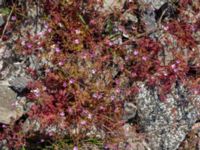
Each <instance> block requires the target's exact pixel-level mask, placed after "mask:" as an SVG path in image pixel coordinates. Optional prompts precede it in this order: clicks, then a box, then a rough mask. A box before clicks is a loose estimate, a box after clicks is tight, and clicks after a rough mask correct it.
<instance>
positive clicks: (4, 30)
mask: <svg viewBox="0 0 200 150" xmlns="http://www.w3.org/2000/svg"><path fill="white" fill-rule="evenodd" d="M13 10H14V6H13V7H12V9H11V11H10V14H9V16H8V18H7V21H6V24H5V26H4V29H3V32H2V35H1V40H2V38H3V36H4V34H5V32H6V28H7V26H8V23H9V20H10V17H11V15H12V13H13Z"/></svg>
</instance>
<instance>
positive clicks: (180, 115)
mask: <svg viewBox="0 0 200 150" xmlns="http://www.w3.org/2000/svg"><path fill="white" fill-rule="evenodd" d="M138 85H139V86H140V90H141V92H140V93H139V94H138V97H137V109H138V116H139V118H140V125H141V126H142V128H143V129H144V132H145V133H147V135H148V137H149V146H150V147H151V149H153V150H175V149H177V148H178V147H179V145H180V143H181V141H183V140H184V138H185V136H186V134H187V133H188V131H189V130H190V128H191V127H192V125H193V124H194V123H195V122H196V120H197V118H198V115H199V114H198V111H197V110H198V109H197V108H195V106H193V105H192V100H191V99H190V98H189V97H190V96H189V94H188V92H187V91H186V89H185V88H184V87H182V86H180V85H178V86H175V87H173V89H172V92H171V93H170V94H168V95H167V99H166V101H165V102H161V101H160V100H159V98H158V93H157V90H156V89H148V88H147V87H146V86H145V84H144V83H139V84H138ZM195 99H196V100H195V101H198V102H199V101H200V96H196V98H195Z"/></svg>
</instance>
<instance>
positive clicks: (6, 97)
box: [0, 85, 23, 124]
mask: <svg viewBox="0 0 200 150" xmlns="http://www.w3.org/2000/svg"><path fill="white" fill-rule="evenodd" d="M0 95H1V97H0V114H1V115H0V122H1V123H4V124H9V123H11V121H12V119H14V120H16V119H18V118H19V117H21V115H22V114H23V110H22V108H21V107H20V106H18V105H17V103H16V96H17V95H16V93H15V92H14V91H12V90H11V89H10V88H8V86H2V85H1V86H0Z"/></svg>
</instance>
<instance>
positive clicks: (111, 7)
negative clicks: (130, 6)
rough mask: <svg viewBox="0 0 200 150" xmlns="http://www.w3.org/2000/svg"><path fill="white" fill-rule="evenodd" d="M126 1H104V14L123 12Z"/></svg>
mask: <svg viewBox="0 0 200 150" xmlns="http://www.w3.org/2000/svg"><path fill="white" fill-rule="evenodd" d="M124 3H125V0H119V1H118V0H104V1H103V10H102V11H103V12H107V13H109V12H114V11H116V10H121V9H122V8H123V6H124Z"/></svg>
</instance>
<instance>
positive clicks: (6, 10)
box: [0, 7, 10, 15]
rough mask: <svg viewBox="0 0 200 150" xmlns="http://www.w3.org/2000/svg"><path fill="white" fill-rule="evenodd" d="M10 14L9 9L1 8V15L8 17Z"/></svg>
mask: <svg viewBox="0 0 200 150" xmlns="http://www.w3.org/2000/svg"><path fill="white" fill-rule="evenodd" d="M9 13H10V9H9V8H7V7H6V8H0V14H2V15H8V14H9Z"/></svg>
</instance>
